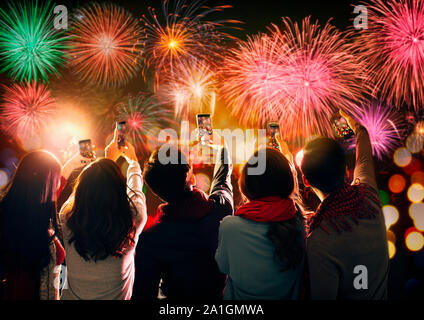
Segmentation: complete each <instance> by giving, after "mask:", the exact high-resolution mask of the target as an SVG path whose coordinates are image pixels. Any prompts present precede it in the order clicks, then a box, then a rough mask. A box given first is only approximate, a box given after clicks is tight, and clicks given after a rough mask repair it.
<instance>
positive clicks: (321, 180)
mask: <svg viewBox="0 0 424 320" xmlns="http://www.w3.org/2000/svg"><path fill="white" fill-rule="evenodd" d="M301 168H302V172H303V175H304V176H305V178H306V179H307V180H308V182H309V184H310V185H311V186H312V187H315V188H317V189H319V190H320V191H322V192H324V193H330V192H332V191H334V190H336V189H337V188H339V187H340V186H342V185H343V183H344V177H345V171H346V157H345V154H344V151H343V148H342V147H341V146H340V144H339V143H338V142H337V141H336V140H334V139H329V138H318V139H315V140H312V141H311V142H309V143H308V144H307V145H306V147H305V149H304V157H303V161H302V165H301Z"/></svg>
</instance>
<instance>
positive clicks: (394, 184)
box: [388, 174, 406, 193]
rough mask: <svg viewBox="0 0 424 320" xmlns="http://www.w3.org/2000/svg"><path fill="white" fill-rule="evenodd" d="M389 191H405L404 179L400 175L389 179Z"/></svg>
mask: <svg viewBox="0 0 424 320" xmlns="http://www.w3.org/2000/svg"><path fill="white" fill-rule="evenodd" d="M388 185H389V189H390V191H391V192H393V193H401V192H402V191H403V190H405V187H406V179H405V178H404V177H403V176H402V175H400V174H394V175H392V176H391V177H390V179H389V183H388Z"/></svg>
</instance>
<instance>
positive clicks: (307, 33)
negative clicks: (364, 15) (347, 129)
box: [222, 18, 369, 142]
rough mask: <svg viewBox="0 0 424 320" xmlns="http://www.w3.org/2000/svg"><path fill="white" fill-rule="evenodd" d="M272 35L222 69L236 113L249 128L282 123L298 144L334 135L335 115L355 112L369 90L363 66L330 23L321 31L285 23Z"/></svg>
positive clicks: (247, 46) (235, 53)
mask: <svg viewBox="0 0 424 320" xmlns="http://www.w3.org/2000/svg"><path fill="white" fill-rule="evenodd" d="M268 31H269V35H265V36H264V35H262V36H258V37H254V38H251V39H250V40H249V41H248V42H247V43H242V44H241V45H239V48H236V49H234V50H232V51H231V53H230V56H229V57H228V58H227V59H226V60H225V62H224V64H223V65H224V67H223V70H222V74H223V79H224V80H223V85H222V94H223V97H224V98H226V100H227V102H228V104H229V105H230V107H231V108H232V113H233V114H234V115H237V116H240V117H241V120H242V122H243V123H245V124H248V123H249V122H250V123H254V122H259V124H260V125H263V124H264V121H265V120H277V119H279V121H280V123H281V129H282V133H283V134H284V137H285V138H286V139H293V140H296V141H297V142H301V141H304V139H305V138H307V137H309V136H310V135H311V134H324V135H329V134H331V127H330V121H329V119H330V118H331V116H332V114H333V113H334V112H335V111H337V110H338V109H340V108H341V109H344V110H350V109H353V108H355V107H356V104H355V102H361V101H362V100H363V97H364V94H365V93H367V92H368V90H369V88H368V86H367V85H366V83H365V80H366V78H365V74H366V73H365V72H364V70H365V68H364V64H363V63H362V62H361V61H360V60H358V59H357V58H356V57H355V56H354V54H353V53H352V46H351V45H350V44H349V42H348V41H347V39H346V37H345V35H344V34H342V33H341V32H339V31H338V30H337V29H336V28H334V27H333V26H332V25H331V24H329V23H327V24H326V25H325V26H324V27H323V28H321V27H320V26H319V25H318V23H311V22H310V18H305V19H304V20H303V21H302V24H301V25H300V26H299V24H298V23H293V22H291V20H290V19H288V18H283V26H282V27H281V28H279V27H277V26H276V25H272V26H271V27H270V28H269V29H268ZM238 96H239V98H237V97H238ZM270 118H273V119H270Z"/></svg>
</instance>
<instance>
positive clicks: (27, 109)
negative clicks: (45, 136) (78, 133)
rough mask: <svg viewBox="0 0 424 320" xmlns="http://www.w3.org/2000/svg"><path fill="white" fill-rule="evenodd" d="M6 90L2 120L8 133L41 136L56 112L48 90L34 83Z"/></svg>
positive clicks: (6, 88)
mask: <svg viewBox="0 0 424 320" xmlns="http://www.w3.org/2000/svg"><path fill="white" fill-rule="evenodd" d="M4 89H5V91H4V94H3V103H2V105H1V109H2V115H1V118H2V124H3V126H4V129H5V130H6V132H7V133H9V134H11V135H16V134H17V135H19V136H21V137H30V136H32V135H39V134H40V133H41V132H42V130H43V129H44V128H45V126H46V125H47V124H48V123H49V121H50V120H51V119H52V117H53V116H54V115H55V112H56V104H55V100H54V99H53V98H52V97H51V95H50V92H49V90H48V88H47V87H46V86H45V85H43V84H37V83H36V82H35V81H33V82H32V83H27V84H25V85H18V84H14V85H12V86H11V87H6V86H5V87H4Z"/></svg>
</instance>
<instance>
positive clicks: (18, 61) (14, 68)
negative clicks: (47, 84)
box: [0, 1, 68, 82]
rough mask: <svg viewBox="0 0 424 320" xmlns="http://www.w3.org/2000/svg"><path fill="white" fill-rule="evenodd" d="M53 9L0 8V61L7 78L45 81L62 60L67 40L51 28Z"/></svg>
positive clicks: (33, 6)
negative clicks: (7, 75) (5, 9)
mask: <svg viewBox="0 0 424 320" xmlns="http://www.w3.org/2000/svg"><path fill="white" fill-rule="evenodd" d="M52 12H53V6H52V5H51V4H50V2H49V1H47V3H46V4H45V5H44V6H42V5H40V6H38V3H37V1H35V2H34V1H32V2H31V3H26V4H14V3H9V8H8V13H6V11H4V10H3V9H1V8H0V61H1V62H3V65H4V67H3V68H2V70H1V71H2V72H7V73H8V74H9V76H10V77H12V78H13V79H15V80H19V81H28V82H31V81H32V80H35V81H38V80H40V79H43V80H44V81H47V80H48V75H49V74H52V73H54V74H57V73H58V71H57V66H59V65H61V64H63V63H64V62H65V61H66V55H65V54H64V53H63V50H64V49H66V48H67V46H66V45H65V41H66V40H67V39H68V38H67V37H65V36H63V32H59V31H58V30H56V29H55V28H53V17H54V16H53V15H52V14H51V13H52Z"/></svg>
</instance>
